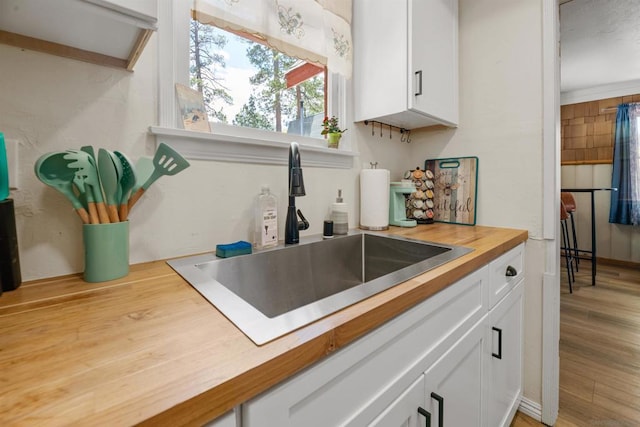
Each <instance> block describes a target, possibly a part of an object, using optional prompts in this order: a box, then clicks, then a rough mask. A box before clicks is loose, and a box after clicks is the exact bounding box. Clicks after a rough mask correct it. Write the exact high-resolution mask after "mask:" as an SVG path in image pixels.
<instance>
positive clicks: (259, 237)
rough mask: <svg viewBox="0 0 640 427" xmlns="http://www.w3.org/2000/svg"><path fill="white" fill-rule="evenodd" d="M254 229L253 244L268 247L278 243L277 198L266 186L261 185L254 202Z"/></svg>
mask: <svg viewBox="0 0 640 427" xmlns="http://www.w3.org/2000/svg"><path fill="white" fill-rule="evenodd" d="M255 205H256V206H255V229H254V239H253V246H254V247H255V248H256V249H262V248H269V247H272V246H276V245H277V244H278V199H277V198H276V196H274V195H273V194H271V192H270V191H269V187H268V186H266V185H265V186H262V188H261V191H260V194H259V195H258V197H257V198H256V204H255Z"/></svg>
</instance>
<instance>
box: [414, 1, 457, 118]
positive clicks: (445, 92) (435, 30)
mask: <svg viewBox="0 0 640 427" xmlns="http://www.w3.org/2000/svg"><path fill="white" fill-rule="evenodd" d="M409 20H410V25H409V28H410V30H409V31H410V34H409V67H408V71H409V75H408V81H409V82H410V83H409V93H408V106H409V109H410V110H412V111H415V112H418V113H423V114H426V115H428V116H431V117H435V118H438V119H440V120H441V121H443V122H445V123H448V124H450V125H456V124H457V123H458V0H409Z"/></svg>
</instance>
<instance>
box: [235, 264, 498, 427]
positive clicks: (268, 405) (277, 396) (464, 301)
mask: <svg viewBox="0 0 640 427" xmlns="http://www.w3.org/2000/svg"><path fill="white" fill-rule="evenodd" d="M488 277H489V270H488V268H487V267H484V268H482V269H480V270H478V271H476V272H474V273H472V274H470V275H469V276H467V277H464V278H463V279H461V280H460V281H458V282H456V283H455V284H453V285H451V286H449V287H448V288H446V289H444V290H442V291H441V292H438V293H437V294H435V295H433V296H432V297H431V298H429V299H427V300H425V301H424V302H422V303H421V304H419V305H417V306H416V307H413V308H412V309H410V310H408V311H407V312H405V313H403V314H401V315H399V316H397V317H396V318H394V319H392V320H391V321H389V322H388V323H386V324H385V325H384V326H382V327H380V328H377V329H375V330H374V331H372V332H371V333H369V334H367V335H365V336H364V337H362V338H360V339H359V340H357V341H356V342H354V343H352V344H350V345H348V346H346V347H345V348H343V349H341V350H340V351H338V352H336V353H335V354H334V355H332V356H331V357H329V358H327V359H324V360H323V361H321V362H319V363H318V364H316V365H314V366H313V367H311V368H310V369H307V370H305V371H303V372H302V373H300V374H298V375H296V376H295V377H293V378H292V379H290V380H288V381H286V382H285V383H283V384H281V385H279V386H276V387H274V388H273V389H271V390H269V391H267V392H265V393H263V394H262V395H260V396H257V397H256V398H254V399H252V400H250V401H249V402H248V403H246V404H244V405H242V423H243V426H245V427H258V426H269V427H270V426H278V427H286V426H290V427H297V426H301V425H304V426H307V427H314V426H317V427H326V426H338V425H348V426H362V425H367V424H369V423H371V422H372V421H373V420H374V419H375V418H376V417H378V416H379V415H380V414H381V413H382V412H383V411H384V410H385V409H386V408H387V407H389V405H391V404H392V402H393V401H394V400H395V399H397V398H398V396H400V395H401V394H402V393H403V392H404V391H405V390H406V389H407V388H408V387H409V386H410V385H411V384H412V383H413V382H414V381H415V380H416V379H417V378H418V377H419V376H421V375H422V373H423V372H424V371H425V370H427V368H428V367H429V366H431V365H432V364H433V363H434V362H435V361H436V360H437V359H438V358H439V357H440V356H442V354H443V353H444V352H445V351H447V349H449V348H450V347H452V346H453V345H454V344H455V343H456V342H457V341H458V340H459V339H460V337H462V335H464V333H465V332H466V331H468V330H469V329H470V328H471V327H472V326H473V325H474V324H476V323H477V322H478V321H480V319H482V318H483V317H484V316H485V315H486V312H487V298H486V296H487V289H486V287H487V282H488ZM413 411H414V412H415V411H417V407H414V408H413ZM410 415H411V414H409V416H410Z"/></svg>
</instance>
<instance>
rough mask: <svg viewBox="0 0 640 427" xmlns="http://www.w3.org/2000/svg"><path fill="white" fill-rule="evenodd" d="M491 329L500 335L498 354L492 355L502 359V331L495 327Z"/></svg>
mask: <svg viewBox="0 0 640 427" xmlns="http://www.w3.org/2000/svg"><path fill="white" fill-rule="evenodd" d="M491 329H493V330H494V331H496V332H497V333H498V353H497V354H496V353H491V355H492V356H493V357H495V358H496V359H502V329H500V328H496V327H495V326H494V327H493V328H491Z"/></svg>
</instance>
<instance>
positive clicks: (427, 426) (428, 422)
mask: <svg viewBox="0 0 640 427" xmlns="http://www.w3.org/2000/svg"><path fill="white" fill-rule="evenodd" d="M418 413H419V414H420V415H424V417H425V418H426V419H427V422H426V424H425V426H426V427H431V414H430V413H429V411H427V410H426V409H424V408H422V407H420V406H418Z"/></svg>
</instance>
